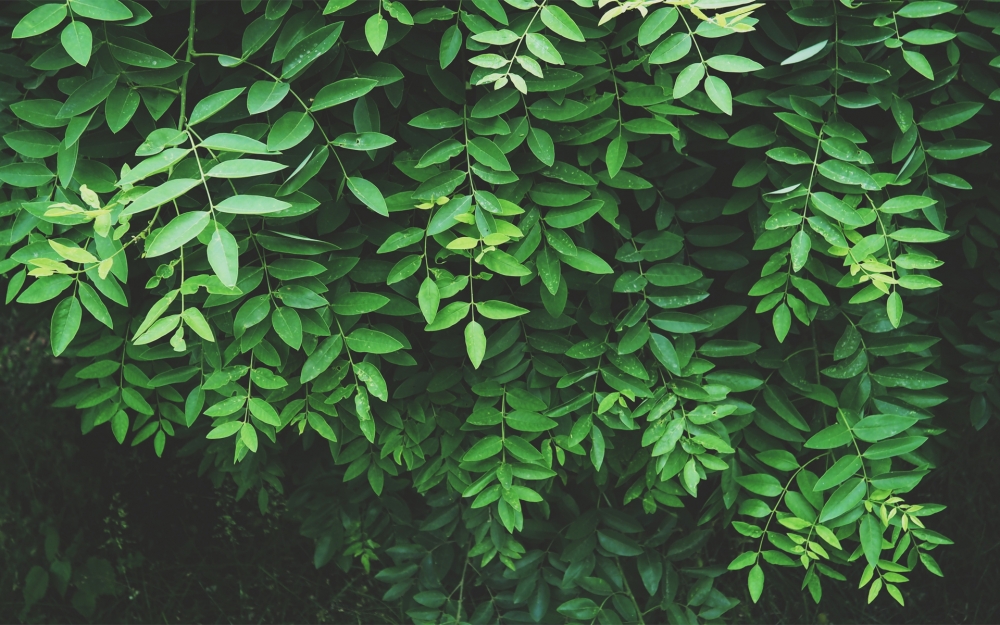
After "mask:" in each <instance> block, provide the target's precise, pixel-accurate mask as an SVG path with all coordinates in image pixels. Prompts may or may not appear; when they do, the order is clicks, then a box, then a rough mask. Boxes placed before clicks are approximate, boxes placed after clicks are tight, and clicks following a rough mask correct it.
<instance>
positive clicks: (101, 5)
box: [69, 0, 132, 22]
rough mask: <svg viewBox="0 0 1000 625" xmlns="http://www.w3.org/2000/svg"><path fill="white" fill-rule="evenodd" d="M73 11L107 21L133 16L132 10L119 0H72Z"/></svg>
mask: <svg viewBox="0 0 1000 625" xmlns="http://www.w3.org/2000/svg"><path fill="white" fill-rule="evenodd" d="M69 5H70V8H71V9H72V10H73V13H75V14H77V15H80V16H82V17H89V18H90V19H94V20H102V21H105V22H117V21H120V20H127V19H129V18H130V17H132V11H130V10H129V8H128V7H127V6H125V5H124V4H122V3H121V2H119V1H118V0H70V3H69Z"/></svg>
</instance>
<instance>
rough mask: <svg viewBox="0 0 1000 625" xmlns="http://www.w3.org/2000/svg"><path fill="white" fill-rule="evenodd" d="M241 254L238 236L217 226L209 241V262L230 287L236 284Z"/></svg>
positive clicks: (216, 273)
mask: <svg viewBox="0 0 1000 625" xmlns="http://www.w3.org/2000/svg"><path fill="white" fill-rule="evenodd" d="M239 255H240V250H239V246H238V245H237V243H236V238H235V237H233V235H232V234H230V233H229V231H228V230H226V229H225V228H223V227H221V226H217V227H216V229H215V230H214V231H213V232H212V238H211V239H210V240H209V242H208V263H209V265H211V266H212V271H214V272H215V275H217V276H218V277H219V280H221V281H222V284H224V285H226V286H227V287H229V288H233V287H235V286H236V280H237V278H238V276H239V269H240V267H239Z"/></svg>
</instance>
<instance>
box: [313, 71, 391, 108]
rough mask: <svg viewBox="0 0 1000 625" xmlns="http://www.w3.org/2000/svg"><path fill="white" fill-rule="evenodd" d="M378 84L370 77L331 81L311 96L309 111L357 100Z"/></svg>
mask: <svg viewBox="0 0 1000 625" xmlns="http://www.w3.org/2000/svg"><path fill="white" fill-rule="evenodd" d="M377 86H378V81H377V80H373V79H371V78H345V79H343V80H338V81H337V82H334V83H331V84H329V85H327V86H325V87H323V88H322V89H320V90H319V93H317V94H316V97H315V98H313V103H312V106H310V107H309V110H311V111H321V110H323V109H328V108H330V107H332V106H337V105H338V104H343V103H345V102H350V101H352V100H357V99H358V98H360V97H361V96H363V95H365V94H367V93H368V92H369V91H371V90H372V89H374V88H375V87H377Z"/></svg>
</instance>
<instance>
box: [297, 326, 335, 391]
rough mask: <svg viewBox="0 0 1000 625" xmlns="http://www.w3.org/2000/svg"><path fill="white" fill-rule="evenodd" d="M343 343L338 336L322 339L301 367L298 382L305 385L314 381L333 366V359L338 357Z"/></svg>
mask: <svg viewBox="0 0 1000 625" xmlns="http://www.w3.org/2000/svg"><path fill="white" fill-rule="evenodd" d="M343 345H344V341H343V339H342V338H341V337H340V335H339V334H338V335H336V336H331V337H329V338H327V339H324V340H323V342H322V343H320V344H319V347H317V348H316V351H314V352H313V353H312V354H310V355H309V358H307V359H306V362H305V364H304V365H302V372H301V373H300V374H299V382H301V383H302V384H305V383H306V382H311V381H312V380H315V379H316V378H317V377H318V376H319V375H320V374H321V373H324V372H325V371H326V370H327V369H329V368H330V365H331V364H333V360H334V358H336V357H337V356H338V355H340V350H341V349H342V348H343Z"/></svg>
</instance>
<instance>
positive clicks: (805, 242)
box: [792, 230, 812, 272]
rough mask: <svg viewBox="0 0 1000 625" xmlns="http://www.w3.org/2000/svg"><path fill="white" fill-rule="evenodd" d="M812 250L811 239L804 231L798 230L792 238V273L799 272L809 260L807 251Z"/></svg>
mask: <svg viewBox="0 0 1000 625" xmlns="http://www.w3.org/2000/svg"><path fill="white" fill-rule="evenodd" d="M811 248H812V239H810V238H809V235H808V234H806V232H805V231H804V230H799V231H798V232H796V233H795V236H793V237H792V271H794V272H799V271H801V270H802V268H803V267H805V266H806V262H807V261H808V260H809V250H810V249H811Z"/></svg>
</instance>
